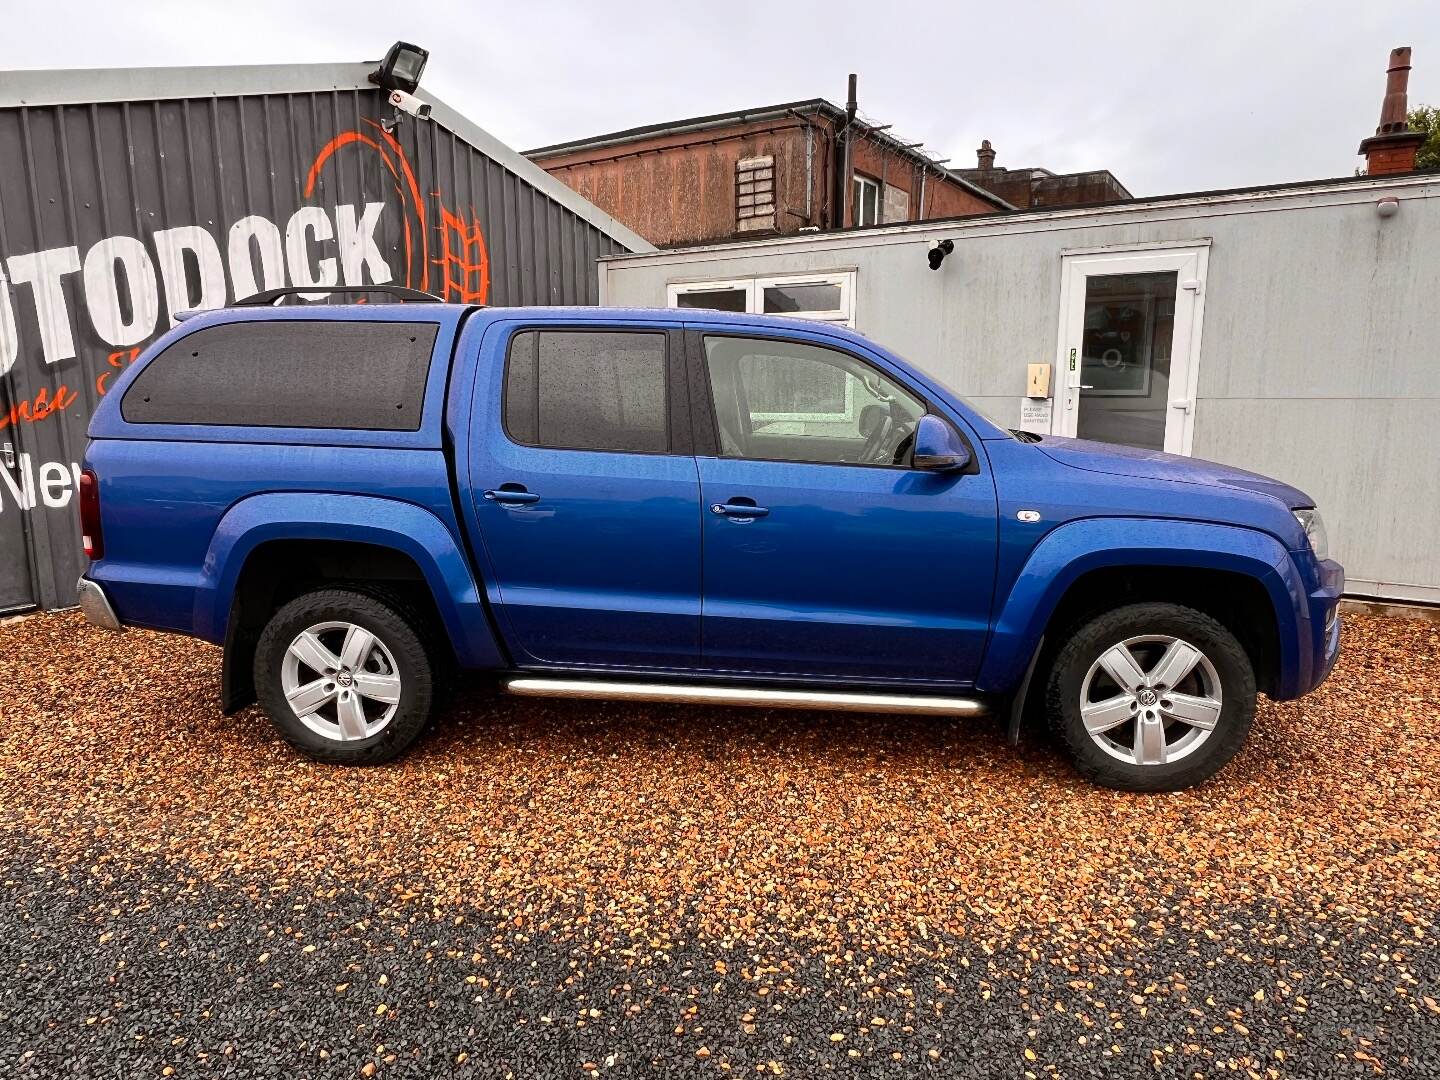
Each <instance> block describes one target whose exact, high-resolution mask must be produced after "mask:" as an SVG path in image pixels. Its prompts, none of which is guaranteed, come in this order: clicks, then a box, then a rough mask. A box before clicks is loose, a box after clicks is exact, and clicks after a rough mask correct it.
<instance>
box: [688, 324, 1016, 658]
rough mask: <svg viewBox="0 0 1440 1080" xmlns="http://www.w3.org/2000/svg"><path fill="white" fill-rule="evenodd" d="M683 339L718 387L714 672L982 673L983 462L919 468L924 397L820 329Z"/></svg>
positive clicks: (985, 595) (710, 626) (705, 632)
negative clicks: (954, 469)
mask: <svg viewBox="0 0 1440 1080" xmlns="http://www.w3.org/2000/svg"><path fill="white" fill-rule="evenodd" d="M689 342H690V353H691V356H692V361H691V362H692V364H694V365H695V374H696V377H695V378H694V379H693V381H692V385H693V386H696V387H697V388H699V387H703V388H704V389H701V390H698V392H697V396H701V397H703V395H704V393H705V391H706V390H708V392H709V394H710V396H711V398H712V401H713V405H714V413H713V415H714V419H715V428H716V430H715V433H714V434H715V444H716V445H715V447H714V449H715V450H716V453H715V454H714V455H710V454H702V456H700V457H699V459H698V461H699V466H700V485H701V495H702V499H703V502H704V506H705V512H704V515H703V517H704V524H703V529H704V561H703V576H704V617H703V620H702V638H703V646H702V652H703V656H704V662H705V666H706V667H707V668H708V669H711V670H714V671H716V672H723V673H731V672H735V673H739V672H755V673H760V674H764V675H767V676H778V677H797V678H805V677H816V676H819V677H828V678H835V679H844V680H850V681H885V680H894V681H904V682H911V683H914V682H933V683H951V684H956V683H966V682H969V681H971V680H973V678H974V676H975V673H976V669H977V668H978V666H979V662H980V658H981V652H982V650H983V648H984V645H985V637H986V632H987V629H988V625H989V611H990V599H991V589H992V586H993V583H994V571H995V543H996V541H995V529H996V522H995V514H996V510H995V487H994V483H993V482H992V479H991V477H990V475H989V471H988V468H987V467H986V466H985V464H984V463H983V462H982V463H980V470H981V471H980V472H978V473H970V474H960V473H931V472H924V471H920V470H916V469H913V468H911V467H910V451H911V445H912V438H911V436H912V433H913V431H914V426H915V422H916V420H918V418H919V417H920V416H921V415H923V414H924V413H925V412H926V411H927V406H926V403H925V402H924V401H923V400H921V398H920V397H919V396H918V395H917V394H915V393H914V392H912V391H911V390H909V389H907V388H906V387H905V386H904V385H903V384H902V383H901V382H900V381H899V380H898V379H896V378H895V377H894V376H893V375H892V374H890V373H888V372H887V371H886V370H885V369H884V368H883V367H882V366H881V365H880V364H879V363H877V362H876V361H875V358H873V357H863V356H860V355H857V354H854V353H851V352H848V351H842V350H840V349H838V348H831V347H829V346H828V345H826V344H823V343H822V342H823V339H818V338H817V339H810V340H806V341H801V340H787V339H783V338H776V337H761V336H758V335H754V334H753V333H746V334H739V333H737V334H734V335H732V334H721V333H709V332H707V333H704V334H701V333H694V334H692V335H691V336H690V338H689ZM706 404H709V403H706ZM976 445H977V446H978V444H976ZM976 452H977V453H978V449H977V451H976Z"/></svg>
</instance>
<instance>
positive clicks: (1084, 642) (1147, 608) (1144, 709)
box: [1046, 603, 1255, 791]
mask: <svg viewBox="0 0 1440 1080" xmlns="http://www.w3.org/2000/svg"><path fill="white" fill-rule="evenodd" d="M1046 711H1047V712H1048V714H1049V719H1050V724H1051V727H1052V728H1053V729H1054V731H1055V733H1056V735H1057V736H1058V737H1059V739H1060V741H1061V742H1062V743H1063V744H1064V745H1065V747H1066V748H1067V749H1068V750H1069V752H1070V756H1071V758H1072V759H1073V760H1074V763H1075V768H1076V769H1077V770H1078V771H1079V772H1080V774H1081V775H1082V776H1084V777H1085V778H1086V779H1087V780H1091V781H1093V782H1095V783H1097V784H1101V785H1103V786H1105V787H1109V788H1116V789H1118V790H1121V791H1178V790H1179V789H1181V788H1187V787H1191V786H1193V785H1195V784H1199V783H1201V782H1202V781H1205V780H1208V779H1209V778H1210V777H1212V776H1214V775H1215V773H1216V772H1218V771H1219V770H1220V769H1221V768H1222V767H1223V766H1224V765H1225V763H1226V762H1227V761H1229V760H1230V759H1231V758H1232V757H1234V756H1235V754H1236V752H1237V751H1238V750H1239V749H1240V746H1241V744H1243V743H1244V741H1245V737H1246V736H1247V735H1248V734H1249V732H1250V724H1251V722H1252V721H1253V720H1254V718H1255V672H1254V670H1253V669H1252V668H1251V665H1250V658H1249V657H1248V656H1247V655H1246V653H1245V650H1244V649H1243V648H1242V647H1241V645H1240V642H1238V641H1237V640H1236V639H1235V635H1234V634H1232V633H1230V631H1229V630H1227V629H1225V627H1224V626H1222V625H1221V624H1220V623H1218V622H1216V621H1215V620H1214V619H1212V618H1211V617H1210V616H1208V615H1205V614H1203V613H1201V612H1199V611H1195V610H1194V609H1192V608H1187V607H1181V606H1179V605H1177V604H1160V603H1145V604H1130V605H1128V606H1126V607H1121V608H1116V609H1115V610H1113V611H1107V612H1105V613H1104V614H1103V615H1098V616H1096V617H1094V618H1092V619H1091V620H1090V621H1088V622H1086V623H1083V624H1081V625H1079V626H1078V627H1076V628H1075V630H1074V631H1073V633H1072V634H1071V636H1070V639H1069V640H1068V641H1067V642H1066V643H1065V644H1064V645H1063V646H1062V647H1061V649H1060V651H1059V653H1058V654H1057V655H1056V657H1055V662H1054V664H1053V665H1052V667H1051V669H1050V675H1049V680H1048V684H1047V687H1046Z"/></svg>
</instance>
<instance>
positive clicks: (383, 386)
mask: <svg viewBox="0 0 1440 1080" xmlns="http://www.w3.org/2000/svg"><path fill="white" fill-rule="evenodd" d="M439 329H440V327H439V324H438V323H433V322H389V321H359V320H354V321H340V320H332V319H325V320H319V319H314V320H311V319H277V320H275V321H273V322H264V321H257V320H244V321H240V322H233V323H223V324H221V325H218V326H210V327H206V328H205V329H204V330H197V331H196V332H195V333H193V334H187V335H186V336H185V337H183V338H181V339H180V340H178V341H176V342H175V343H174V344H172V345H170V346H169V347H168V348H166V349H165V351H164V352H162V353H161V354H160V355H159V356H157V357H155V359H154V360H152V361H150V363H149V364H147V365H146V366H145V368H144V370H142V371H141V372H140V374H139V375H138V376H137V377H136V379H135V381H134V382H133V383H131V384H130V387H129V389H128V390H126V391H125V398H124V400H123V401H121V403H120V415H121V416H123V417H124V418H125V420H126V422H127V423H131V424H206V425H216V426H227V427H283V428H330V429H339V430H358V431H418V430H419V429H420V419H421V412H422V406H423V403H424V400H425V383H426V379H427V377H428V376H429V373H430V362H431V357H432V355H433V354H434V351H435V337H436V335H437V334H438V333H439Z"/></svg>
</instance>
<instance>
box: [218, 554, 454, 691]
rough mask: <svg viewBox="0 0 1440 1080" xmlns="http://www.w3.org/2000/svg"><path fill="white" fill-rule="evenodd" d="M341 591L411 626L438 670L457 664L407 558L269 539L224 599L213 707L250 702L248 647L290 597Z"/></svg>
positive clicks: (417, 570)
mask: <svg viewBox="0 0 1440 1080" xmlns="http://www.w3.org/2000/svg"><path fill="white" fill-rule="evenodd" d="M326 588H343V589H347V590H349V591H351V592H355V593H360V594H362V595H366V596H370V597H373V598H374V599H376V600H379V601H381V602H382V603H385V604H387V605H389V606H391V607H393V608H395V609H396V610H397V611H400V612H401V613H402V614H403V615H404V616H405V618H406V619H407V620H408V621H409V622H411V623H412V624H413V625H414V626H415V627H416V629H417V631H418V632H420V633H422V635H423V637H424V639H425V641H426V642H427V649H428V650H429V651H430V652H431V653H432V654H433V659H434V660H435V662H436V663H437V664H439V665H440V666H441V667H442V668H445V669H450V668H453V667H454V666H455V665H456V663H457V659H456V656H455V652H454V649H453V647H452V645H451V642H450V635H449V634H448V633H447V632H446V629H445V622H444V619H443V618H442V616H441V613H440V609H439V607H438V605H437V604H436V601H435V596H434V593H433V591H432V589H431V586H430V583H429V581H428V579H427V578H426V576H425V573H424V571H423V570H422V569H421V567H420V565H419V563H418V562H416V560H415V559H414V558H413V557H412V556H411V555H410V554H408V553H407V552H404V551H401V550H399V549H398V548H393V547H387V546H385V545H381V544H372V543H366V542H361V541H354V540H317V539H275V540H265V541H262V542H261V543H259V544H257V545H256V546H255V547H254V548H253V549H252V550H251V551H250V552H248V553H247V554H246V556H245V559H244V562H243V564H242V565H241V567H240V569H239V573H238V575H237V577H236V580H235V588H234V590H233V592H232V594H231V597H230V613H229V618H228V620H227V622H226V628H225V657H224V663H223V667H222V677H221V708H222V709H223V710H224V711H225V712H226V713H232V712H234V711H236V710H237V709H240V708H243V707H244V706H245V705H249V704H251V703H253V702H254V701H255V686H254V682H253V678H252V668H253V664H254V658H255V646H256V643H257V642H258V641H259V639H260V635H261V633H262V632H263V630H264V629H265V626H266V624H267V623H268V622H269V621H270V618H271V616H272V615H274V613H275V612H276V611H278V610H279V609H280V608H282V607H284V606H285V605H286V604H288V603H290V602H291V601H292V600H295V599H296V598H297V597H300V596H303V595H305V594H306V593H310V592H314V591H316V590H319V589H326Z"/></svg>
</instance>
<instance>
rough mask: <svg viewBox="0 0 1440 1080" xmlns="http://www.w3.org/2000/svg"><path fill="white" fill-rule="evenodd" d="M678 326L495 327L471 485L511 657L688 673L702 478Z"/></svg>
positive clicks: (476, 424) (482, 376)
mask: <svg viewBox="0 0 1440 1080" xmlns="http://www.w3.org/2000/svg"><path fill="white" fill-rule="evenodd" d="M685 395H686V380H685V377H684V368H683V348H682V347H681V337H680V334H679V333H678V332H675V331H667V330H666V328H665V327H664V326H663V325H646V324H636V323H632V324H625V325H623V326H621V325H609V324H607V325H603V326H596V325H595V324H589V325H584V324H581V325H576V326H560V325H556V324H553V323H551V324H543V323H542V324H533V325H526V324H524V323H518V322H517V323H498V324H496V325H494V326H492V327H491V328H490V329H489V331H488V332H487V333H486V335H485V338H484V340H483V342H482V344H481V358H480V364H479V365H478V373H477V376H476V386H475V393H474V397H473V404H472V413H471V418H470V432H471V435H470V453H469V486H470V491H469V495H470V498H471V501H472V504H473V508H474V515H475V520H476V522H477V524H478V527H479V537H480V547H481V549H482V550H481V551H480V552H478V555H479V557H480V558H481V560H482V562H483V564H484V565H483V567H482V569H484V571H485V573H486V581H487V587H488V588H489V589H490V592H491V601H492V604H493V605H494V606H495V608H496V611H497V613H498V617H499V620H500V623H501V626H502V628H503V630H504V632H505V636H506V640H507V641H508V643H509V645H510V647H511V650H512V652H513V653H514V654H515V659H516V662H517V663H520V664H521V665H522V666H523V665H544V666H565V667H582V668H604V667H616V668H676V669H689V668H693V667H695V666H696V665H697V664H698V663H699V654H700V485H699V477H698V474H697V470H696V466H695V458H694V455H693V453H692V450H691V445H690V426H689V411H688V406H687V399H686V396H685Z"/></svg>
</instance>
